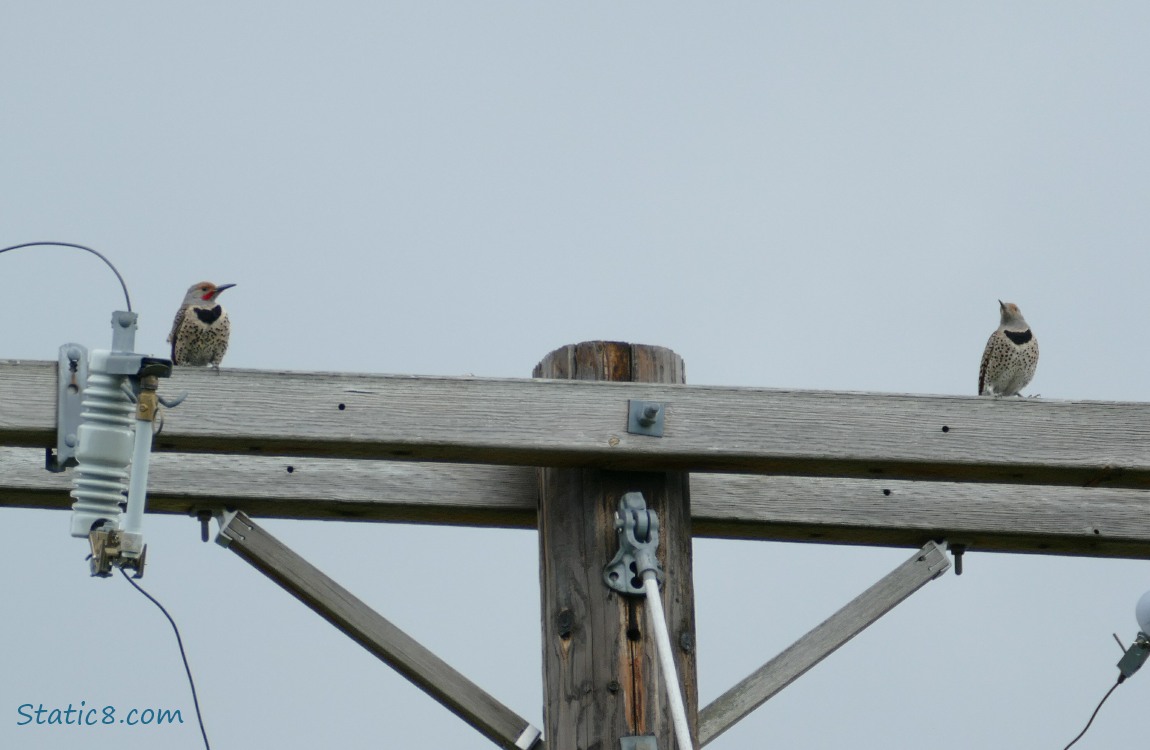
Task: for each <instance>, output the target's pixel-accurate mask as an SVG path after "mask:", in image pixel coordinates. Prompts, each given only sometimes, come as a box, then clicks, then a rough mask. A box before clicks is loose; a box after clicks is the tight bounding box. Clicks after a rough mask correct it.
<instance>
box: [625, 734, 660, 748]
mask: <svg viewBox="0 0 1150 750" xmlns="http://www.w3.org/2000/svg"><path fill="white" fill-rule="evenodd" d="M619 750H659V740H658V738H656V737H655V735H653V734H643V735H636V736H633V737H620V738H619Z"/></svg>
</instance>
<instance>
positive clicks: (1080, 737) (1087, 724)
mask: <svg viewBox="0 0 1150 750" xmlns="http://www.w3.org/2000/svg"><path fill="white" fill-rule="evenodd" d="M1125 681H1126V675H1124V674H1120V675H1118V682H1116V683H1114V685H1113V687H1111V688H1110V689H1109V690H1107V691H1106V695H1104V696H1102V700H1100V701H1098V708H1096V709H1094V713H1092V714H1090V721H1088V722H1086V726H1084V727H1082V731H1081V732H1079V733H1078V736H1077V737H1075V738H1074V739H1072V740H1071V741H1070V744H1069V745H1067V746H1066V747H1064V748H1062V750H1070V748H1071V747H1073V746H1074V743H1076V742H1078V740H1080V739H1082V735H1084V734H1086V730H1087V729H1089V728H1090V725H1091V724H1093V723H1094V717H1096V716H1097V715H1098V712H1099V711H1101V710H1102V704H1103V703H1105V702H1106V699H1107V698H1109V697H1110V694H1111V693H1113V692H1114V690H1115V688H1117V687H1118V686H1119V685H1121V684H1122V683H1123V682H1125Z"/></svg>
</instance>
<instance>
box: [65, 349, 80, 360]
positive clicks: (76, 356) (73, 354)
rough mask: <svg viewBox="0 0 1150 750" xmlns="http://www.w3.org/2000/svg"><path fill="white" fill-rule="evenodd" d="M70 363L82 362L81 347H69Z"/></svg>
mask: <svg viewBox="0 0 1150 750" xmlns="http://www.w3.org/2000/svg"><path fill="white" fill-rule="evenodd" d="M68 361H70V362H79V361H80V347H78V346H71V347H68Z"/></svg>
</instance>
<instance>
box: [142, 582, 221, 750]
mask: <svg viewBox="0 0 1150 750" xmlns="http://www.w3.org/2000/svg"><path fill="white" fill-rule="evenodd" d="M120 574H121V575H122V576H124V580H125V581H127V582H128V583H130V584H132V585H133V586H135V587H136V591H139V592H140V593H141V594H143V595H144V596H146V597H148V601H150V602H151V603H152V604H155V605H156V606H157V607H159V608H160V611H161V612H163V613H164V617H166V618H168V622H170V623H171V624H172V630H174V631H175V633H176V643H177V644H179V646H180V658H181V659H183V660H184V671H185V672H187V673H188V684H189V685H191V687H192V703H194V704H195V706H196V721H198V722H199V723H200V734H201V735H203V738H204V747H205V748H207V750H212V746H211V745H210V744H208V733H207V731H205V730H204V717H203V716H202V715H200V699H199V698H198V697H197V696H196V681H195V680H193V679H192V668H191V667H189V666H188V655H187V654H186V653H184V641H183V639H182V638H180V629H179V628H177V627H176V621H175V620H173V619H172V616H171V615H169V614H168V610H166V609H164V605H163V604H160V603H159V602H158V601H156V599H155V597H153V596H152V595H151V594H149V593H148V592H147V591H144V589H142V588H140V584H138V583H136V582H135V581H134V580H132V577H131V576H129V575H128V574H127V573H125V572H124V569H123V568H120Z"/></svg>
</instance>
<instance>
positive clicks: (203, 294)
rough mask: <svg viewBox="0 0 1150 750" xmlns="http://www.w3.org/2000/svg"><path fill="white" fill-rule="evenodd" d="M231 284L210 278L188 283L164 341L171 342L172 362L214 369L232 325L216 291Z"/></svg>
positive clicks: (226, 348)
mask: <svg viewBox="0 0 1150 750" xmlns="http://www.w3.org/2000/svg"><path fill="white" fill-rule="evenodd" d="M233 286H235V284H220V285H219V286H216V285H215V284H213V283H212V282H210V281H201V282H200V283H198V284H192V286H191V288H189V289H188V293H187V294H185V295H184V302H183V304H181V305H180V309H179V311H177V312H176V319H175V320H174V321H172V332H171V333H169V334H168V342H169V343H171V345H172V364H174V365H191V366H194V367H203V366H204V365H211V366H212V367H213V368H214V369H215V370H216V371H219V369H220V361H221V360H222V359H223V358H224V353H225V352H227V350H228V334H229V333H231V330H232V325H231V323H230V322H229V321H228V313H227V311H226V310H224V308H223V307H222V306H221V305H220V303H219V302H218V298H219V296H220V293H221V292H223V291H224V290H225V289H230V288H232V287H233Z"/></svg>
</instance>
